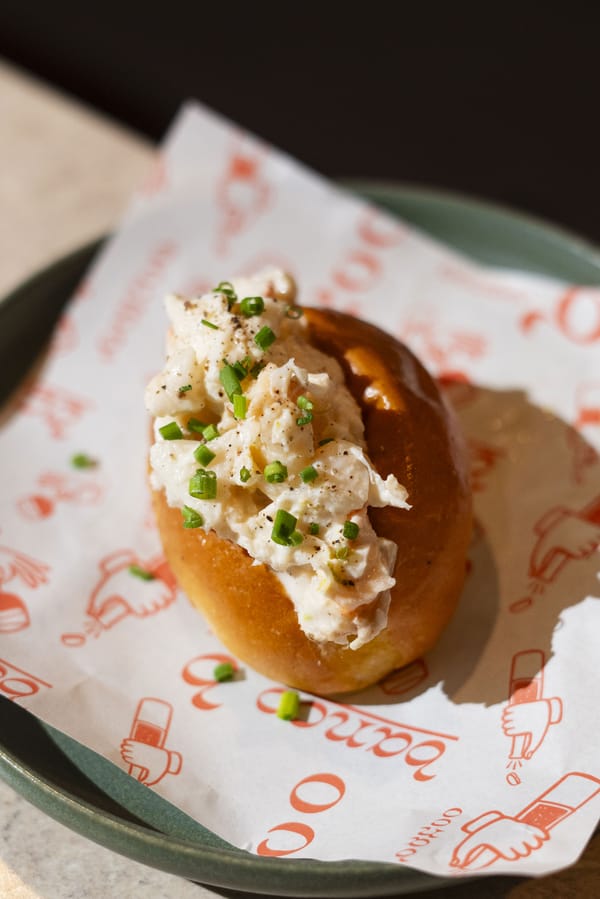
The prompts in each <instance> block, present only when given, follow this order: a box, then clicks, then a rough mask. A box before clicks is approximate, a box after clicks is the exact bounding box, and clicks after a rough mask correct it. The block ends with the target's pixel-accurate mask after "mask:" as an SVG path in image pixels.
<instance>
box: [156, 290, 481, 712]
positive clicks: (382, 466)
mask: <svg viewBox="0 0 600 899" xmlns="http://www.w3.org/2000/svg"><path fill="white" fill-rule="evenodd" d="M304 312H305V316H306V319H307V321H308V325H309V335H310V340H311V342H312V343H313V344H315V345H316V346H318V347H319V348H320V349H321V350H323V351H324V352H326V353H328V354H329V355H331V356H334V357H335V358H336V359H337V360H338V362H339V363H340V364H341V365H342V367H343V369H344V372H345V375H346V383H347V385H348V388H349V390H350V391H351V393H352V394H353V396H354V398H355V399H356V401H357V402H358V404H359V406H360V407H361V410H362V414H363V421H364V424H365V437H366V441H367V446H368V453H369V456H370V458H371V460H372V462H373V464H374V465H375V467H376V469H377V470H378V472H379V473H380V474H381V475H382V476H383V477H386V476H387V475H388V474H392V473H393V474H395V475H396V477H397V478H398V480H399V481H400V483H401V484H404V486H405V487H406V488H407V490H408V501H409V502H410V503H411V506H412V508H411V509H410V510H405V509H396V508H393V507H391V506H388V507H386V508H383V509H375V508H371V509H370V510H369V517H370V519H371V522H372V524H373V527H374V528H375V531H376V533H377V534H378V535H379V536H380V537H387V538H388V539H389V540H393V541H394V543H396V544H397V546H398V554H397V559H396V566H395V571H394V576H395V578H396V585H395V587H394V588H393V589H392V591H391V595H392V599H391V604H390V609H389V614H388V622H387V626H386V628H385V629H384V630H383V631H382V632H381V633H380V634H379V635H378V636H377V637H375V638H374V639H373V640H371V641H370V642H369V643H367V644H366V645H364V646H362V647H361V648H359V649H357V650H352V649H349V648H348V647H347V646H343V645H339V644H336V643H319V642H316V641H314V640H312V639H310V638H309V637H307V636H306V635H305V634H304V633H303V631H302V630H301V628H300V626H299V624H298V620H297V617H296V612H295V610H294V607H293V605H292V602H291V600H290V599H289V597H288V596H287V593H286V591H285V589H284V587H283V586H282V584H281V583H280V581H279V580H278V579H277V577H276V576H275V574H274V573H273V572H272V570H271V569H270V568H269V567H268V566H266V565H264V564H260V565H256V564H253V560H252V559H251V557H250V556H249V555H248V553H247V552H246V551H245V550H244V549H242V548H241V547H239V546H237V545H235V544H233V543H231V542H230V541H228V540H224V539H221V538H220V537H218V536H217V535H216V534H215V533H214V532H213V531H209V532H205V531H204V530H202V529H201V528H198V529H188V530H186V529H184V528H183V527H182V522H181V512H180V510H179V509H174V508H170V507H169V506H168V505H167V502H166V499H165V495H164V492H163V491H160V492H157V491H154V492H153V503H154V510H155V514H156V518H157V522H158V528H159V532H160V536H161V538H162V543H163V547H164V551H165V554H166V557H167V560H168V562H169V564H170V566H171V568H172V570H173V573H174V574H175V577H176V578H177V580H178V581H179V584H180V585H181V587H182V589H183V590H184V592H185V593H186V594H187V596H188V597H189V599H190V600H191V602H192V603H193V604H194V605H195V606H197V607H198V608H199V609H200V610H201V611H202V612H203V613H204V615H205V617H206V619H207V620H208V622H209V624H210V626H211V628H212V629H213V631H214V633H215V634H216V635H217V636H218V637H219V638H220V639H221V640H222V642H223V643H224V644H225V646H227V647H228V649H229V650H230V651H231V652H232V654H233V655H234V656H236V657H237V658H239V659H241V660H243V661H244V662H246V663H247V664H249V665H251V666H252V667H253V668H255V669H256V670H257V671H260V672H261V673H262V674H264V675H266V676H267V677H270V678H272V679H274V680H276V681H280V682H283V683H285V684H288V685H290V686H293V687H296V688H298V689H301V690H307V691H310V692H312V693H317V694H325V695H328V694H329V695H330V694H336V693H345V692H349V691H353V690H358V689H361V688H363V687H366V686H369V685H370V684H373V683H375V682H376V681H378V680H379V679H380V678H382V677H383V676H384V675H386V674H388V673H389V672H390V671H392V670H393V669H395V668H400V667H402V666H404V665H407V664H408V663H409V662H411V661H413V660H414V659H416V658H418V657H419V656H421V655H422V654H423V653H425V652H427V651H428V650H429V649H431V647H432V646H433V645H434V643H435V642H436V640H437V639H438V637H439V635H440V633H441V632H442V630H443V628H444V627H445V625H446V624H447V622H448V620H449V619H450V617H451V615H452V613H453V611H454V608H455V606H456V604H457V601H458V598H459V595H460V592H461V588H462V585H463V581H464V577H465V568H466V565H465V562H466V553H467V548H468V544H469V540H470V535H471V498H470V491H469V486H468V477H467V465H466V457H465V451H464V447H463V444H462V440H461V437H460V434H459V432H458V429H457V425H456V422H455V421H454V418H453V416H452V414H451V412H450V411H449V409H448V408H447V406H446V404H445V403H444V401H443V399H442V397H441V395H440V392H439V390H438V388H437V386H436V384H435V382H434V381H433V380H432V378H431V377H430V375H429V374H428V373H427V372H426V371H425V369H424V368H423V366H422V365H421V364H420V363H419V361H418V360H417V359H416V358H415V357H414V356H413V354H412V353H411V352H410V351H409V350H408V349H407V348H406V347H405V346H403V345H402V344H401V343H399V342H398V341H397V340H395V339H394V338H393V337H391V336H390V335H388V334H386V333H384V332H383V331H381V330H380V329H378V328H376V327H374V326H373V325H369V324H367V323H365V322H362V321H359V320H358V319H356V318H353V317H351V316H349V315H345V314H342V313H340V312H333V311H329V310H317V309H310V308H307V309H305V310H304Z"/></svg>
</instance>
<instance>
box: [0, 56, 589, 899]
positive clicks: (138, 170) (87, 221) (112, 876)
mask: <svg viewBox="0 0 600 899" xmlns="http://www.w3.org/2000/svg"><path fill="white" fill-rule="evenodd" d="M0 122H2V140H1V141H0V210H1V214H0V296H2V295H4V294H6V292H7V291H9V290H10V289H11V288H12V287H14V286H16V285H17V284H18V283H19V282H20V281H21V280H22V279H23V278H25V277H27V276H28V275H30V274H31V273H32V272H34V271H35V270H36V269H38V268H40V267H42V266H43V265H45V264H46V263H48V262H50V261H51V260H52V259H54V258H56V257H57V256H60V255H61V254H63V253H66V252H68V251H70V250H72V249H74V248H75V247H77V246H79V245H82V244H84V243H86V242H88V241H89V240H91V239H93V238H94V237H97V236H98V235H101V234H103V233H105V232H106V231H108V230H110V229H111V228H113V227H114V226H115V224H116V223H117V222H118V220H119V216H120V214H121V211H122V210H123V209H124V208H125V206H126V203H127V200H128V198H129V196H130V194H131V192H132V191H133V189H134V188H135V187H136V186H137V185H138V184H139V183H140V182H141V181H142V180H143V179H144V177H145V176H146V174H147V173H148V171H149V168H150V166H151V163H152V159H153V150H152V147H151V145H149V143H148V142H147V141H145V140H144V139H143V138H141V137H140V136H138V135H136V134H133V133H131V132H128V131H127V130H126V129H124V128H121V127H119V126H117V125H115V124H114V123H113V122H110V121H108V120H106V119H104V118H102V117H101V116H99V115H97V114H96V113H94V112H93V111H91V110H89V109H87V108H85V107H82V106H81V105H79V104H77V103H76V102H75V101H73V100H72V99H70V98H67V97H64V96H61V95H60V94H58V93H56V92H54V91H53V90H52V89H50V88H49V87H47V86H46V85H42V84H40V83H38V82H36V81H34V80H32V79H31V78H29V77H28V76H27V75H26V74H25V73H23V72H20V71H18V70H16V69H14V68H12V67H11V66H9V65H6V64H4V63H2V61H1V60H0ZM599 894H600V836H599V835H596V837H595V838H594V839H593V840H592V841H591V843H590V845H589V846H588V848H587V850H586V851H585V853H584V855H583V857H582V859H581V860H580V861H579V863H578V864H577V865H576V866H574V867H573V868H571V869H569V870H567V871H564V872H561V873H559V874H555V875H552V876H549V877H544V878H541V879H538V880H527V881H521V882H515V880H514V879H510V880H502V879H500V878H494V879H491V880H488V881H486V882H485V885H482V884H481V882H479V883H474V884H472V885H468V884H462V885H458V886H457V887H454V888H452V889H451V890H435V891H434V892H432V893H428V894H426V895H430V896H432V899H434V897H438V896H439V897H440V899H441V897H442V896H451V897H454V899H476V897H477V899H478V897H480V896H482V895H485V896H487V897H492V899H494V897H498V899H500V897H503V899H559V897H560V899H564V897H569V896H573V897H577V899H592V897H596V896H597V895H599ZM215 895H218V894H217V893H215V892H214V891H211V890H208V889H206V888H204V887H201V886H198V885H196V884H192V883H189V882H187V881H185V880H182V879H180V878H178V877H174V876H172V875H169V874H165V873H162V872H160V871H156V870H154V869H153V868H149V867H147V866H145V865H142V864H139V863H137V862H133V861H131V860H129V859H127V858H124V857H123V856H120V855H118V854H116V853H114V852H111V851H109V850H107V849H104V848H103V847H100V846H98V845H96V844H95V843H92V842H90V841H89V840H87V839H85V838H84V837H81V836H79V835H78V834H75V833H73V832H72V831H70V830H68V829H67V828H65V827H64V826H62V825H61V824H58V823H57V822H55V821H54V820H52V819H51V818H49V817H47V816H46V815H44V814H43V813H42V812H40V811H39V810H38V809H36V808H34V807H33V806H32V805H30V804H29V803H28V802H26V801H25V800H24V799H22V798H21V797H20V796H18V795H17V794H16V793H14V791H13V790H12V789H11V788H10V787H8V786H7V785H6V784H5V783H3V782H1V781H0V897H2V899H71V897H77V899H105V897H107V896H114V897H118V899H138V897H140V899H141V897H143V899H171V897H173V899H188V897H190V899H192V897H194V899H203V897H209V896H215ZM219 895H220V894H219ZM229 895H230V896H231V895H233V894H231V893H230V894H229ZM236 895H241V894H236Z"/></svg>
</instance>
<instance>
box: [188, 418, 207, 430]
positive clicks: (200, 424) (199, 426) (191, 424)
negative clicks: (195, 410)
mask: <svg viewBox="0 0 600 899" xmlns="http://www.w3.org/2000/svg"><path fill="white" fill-rule="evenodd" d="M205 427H206V422H205V421H200V419H199V418H190V419H188V423H187V429H188V431H194V433H196V434H201V433H202V431H203V430H204V428H205Z"/></svg>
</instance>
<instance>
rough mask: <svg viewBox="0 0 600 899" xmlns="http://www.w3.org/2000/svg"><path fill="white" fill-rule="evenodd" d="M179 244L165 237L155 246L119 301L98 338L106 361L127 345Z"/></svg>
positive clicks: (103, 358)
mask: <svg viewBox="0 0 600 899" xmlns="http://www.w3.org/2000/svg"><path fill="white" fill-rule="evenodd" d="M176 252H177V246H176V244H175V243H174V242H173V241H170V240H165V241H163V243H161V244H159V245H158V246H156V247H154V249H153V250H152V252H151V253H150V256H149V257H148V261H147V262H146V264H145V266H144V269H143V271H141V272H140V274H139V275H137V276H136V277H135V278H134V279H133V281H132V282H131V283H130V285H129V287H128V288H127V290H126V291H125V294H124V295H123V297H122V298H121V300H120V301H119V303H118V304H117V307H116V310H115V313H114V316H113V319H112V321H111V322H110V324H109V326H108V328H107V329H106V331H105V332H104V333H103V334H101V335H100V337H99V339H98V344H97V346H98V352H99V354H100V358H101V359H102V360H103V361H104V362H110V361H112V360H113V359H114V358H115V356H116V355H117V354H118V353H119V352H120V351H121V350H122V349H123V348H124V347H125V346H126V344H127V342H128V340H129V338H130V337H131V335H132V333H134V331H135V326H136V325H138V324H139V321H140V319H141V318H143V316H144V314H145V313H146V311H147V309H148V308H149V306H150V304H151V303H152V302H153V301H154V299H155V296H156V289H157V284H158V282H159V281H160V279H161V278H162V276H163V275H164V273H165V271H166V269H167V268H168V266H169V265H170V264H171V262H172V261H173V259H174V257H175V254H176Z"/></svg>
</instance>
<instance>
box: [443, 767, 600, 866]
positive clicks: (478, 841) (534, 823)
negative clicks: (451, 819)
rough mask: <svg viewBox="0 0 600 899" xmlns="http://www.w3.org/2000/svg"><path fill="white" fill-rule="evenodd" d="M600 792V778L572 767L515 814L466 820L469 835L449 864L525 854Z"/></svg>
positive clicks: (482, 863) (475, 863) (491, 814)
mask: <svg viewBox="0 0 600 899" xmlns="http://www.w3.org/2000/svg"><path fill="white" fill-rule="evenodd" d="M599 793H600V780H599V779H598V778H597V777H594V776H593V775H592V774H585V773H583V772H581V771H570V772H569V773H568V774H565V775H563V777H561V778H560V780H558V781H556V783H554V784H552V786H551V787H549V788H548V789H547V790H545V791H544V792H543V793H541V794H540V795H539V796H538V797H537V798H536V799H534V800H533V802H530V803H529V805H528V806H526V807H525V808H524V809H522V810H521V811H520V812H519V813H518V814H517V815H516V816H515V817H514V818H511V817H509V816H507V815H503V814H502V812H498V811H495V810H494V811H489V812H484V814H483V815H480V816H479V817H478V818H474V819H473V820H472V821H468V822H467V823H466V824H463V826H462V830H463V831H464V832H465V833H466V834H467V836H466V837H465V838H464V840H462V841H461V842H460V843H459V844H458V846H456V848H455V849H454V852H453V853H452V859H451V861H450V865H451V866H452V867H453V868H462V869H463V870H466V869H467V868H468V869H469V870H470V871H476V870H480V869H481V868H487V867H489V866H490V865H492V864H494V862H495V861H497V860H498V859H505V860H507V861H516V860H517V859H519V858H525V857H526V856H528V855H530V854H531V853H532V852H533V851H534V850H536V849H539V848H540V846H541V845H542V844H543V843H544V842H545V841H546V840H548V839H549V837H550V833H549V831H551V830H552V829H553V828H554V827H557V826H558V825H559V824H561V823H562V822H563V821H565V820H566V819H567V818H570V817H571V815H573V814H575V813H576V812H577V810H578V809H580V808H581V807H582V806H583V805H585V804H586V803H587V802H590V800H592V799H594V798H595V797H596V796H598V794H599Z"/></svg>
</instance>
